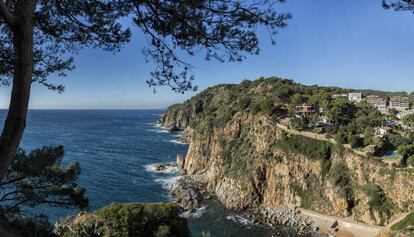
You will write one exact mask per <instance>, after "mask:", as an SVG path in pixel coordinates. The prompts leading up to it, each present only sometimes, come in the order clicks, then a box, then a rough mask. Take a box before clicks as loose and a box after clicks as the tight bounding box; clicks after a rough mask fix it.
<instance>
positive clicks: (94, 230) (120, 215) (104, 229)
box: [55, 203, 190, 237]
mask: <svg viewBox="0 0 414 237" xmlns="http://www.w3.org/2000/svg"><path fill="white" fill-rule="evenodd" d="M180 212H181V208H180V207H178V206H177V205H175V204H171V203H148V204H142V203H130V204H123V205H121V204H111V205H109V206H107V207H104V208H101V209H98V210H97V211H96V212H95V213H93V214H83V215H81V216H78V217H79V218H75V219H72V220H70V219H69V220H66V221H63V222H61V223H60V225H58V226H57V227H56V228H55V232H56V233H57V234H58V235H59V236H63V237H72V236H83V237H95V236H111V237H130V236H131V237H132V236H154V237H167V236H168V237H189V236H190V231H189V230H188V227H187V221H186V220H185V219H184V218H182V217H180V216H179V214H180Z"/></svg>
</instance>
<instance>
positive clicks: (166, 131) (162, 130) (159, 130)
mask: <svg viewBox="0 0 414 237" xmlns="http://www.w3.org/2000/svg"><path fill="white" fill-rule="evenodd" d="M147 131H148V132H156V133H169V131H168V130H165V129H147Z"/></svg>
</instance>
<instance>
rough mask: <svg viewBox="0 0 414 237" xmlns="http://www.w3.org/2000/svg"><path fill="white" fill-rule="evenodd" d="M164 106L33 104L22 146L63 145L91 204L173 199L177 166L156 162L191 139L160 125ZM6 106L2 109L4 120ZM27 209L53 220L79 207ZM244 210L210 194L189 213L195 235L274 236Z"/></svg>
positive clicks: (172, 158)
mask: <svg viewBox="0 0 414 237" xmlns="http://www.w3.org/2000/svg"><path fill="white" fill-rule="evenodd" d="M163 112H164V111H162V110H30V111H29V114H28V119H27V126H26V130H25V133H24V136H23V139H22V142H21V148H22V149H24V150H26V151H27V152H29V151H31V150H33V149H36V148H41V147H42V146H55V145H63V146H64V147H65V157H64V159H63V165H67V164H70V163H73V162H79V163H80V165H81V168H82V173H81V175H80V177H79V182H80V184H81V185H82V186H83V187H85V188H86V189H87V193H86V194H87V196H88V198H89V201H90V210H91V211H93V210H95V209H97V208H100V207H103V206H105V205H108V204H111V203H113V202H117V203H127V202H160V201H170V200H171V196H170V195H169V191H168V190H169V187H170V186H171V185H172V184H173V183H174V181H175V180H176V179H177V178H178V177H179V174H178V171H177V170H176V169H168V170H166V171H163V172H156V171H155V169H154V165H155V164H157V163H163V162H171V161H175V159H176V156H177V154H186V152H187V149H188V144H185V143H182V142H180V141H179V140H178V138H179V136H180V133H178V132H175V133H169V132H168V131H167V130H165V129H163V128H161V127H159V126H157V125H156V121H157V120H158V119H159V118H160V116H161V115H162V113H163ZM5 117H6V111H5V110H0V122H1V123H2V124H3V122H4V119H5ZM25 211H26V212H27V213H35V214H39V213H44V214H47V215H48V216H49V217H50V219H51V222H52V223H53V222H56V221H58V220H59V219H61V218H63V217H66V216H70V215H75V214H76V213H78V212H79V210H77V209H59V208H52V207H48V206H40V207H36V208H34V209H30V208H26V209H25ZM239 214H240V213H237V212H233V211H231V210H228V209H226V208H225V207H224V206H222V205H221V204H220V203H218V202H217V201H214V200H211V201H208V202H205V203H203V206H202V207H201V208H200V209H199V210H197V211H196V212H195V213H193V214H191V215H186V213H183V216H185V217H186V218H187V221H188V224H189V228H190V230H191V232H192V235H193V236H195V237H198V236H202V232H203V231H204V232H210V234H211V236H213V237H232V236H234V237H252V236H271V233H270V231H269V230H268V229H266V228H264V227H261V226H257V225H252V224H249V223H248V222H247V221H246V220H245V219H243V218H241V216H240V215H239Z"/></svg>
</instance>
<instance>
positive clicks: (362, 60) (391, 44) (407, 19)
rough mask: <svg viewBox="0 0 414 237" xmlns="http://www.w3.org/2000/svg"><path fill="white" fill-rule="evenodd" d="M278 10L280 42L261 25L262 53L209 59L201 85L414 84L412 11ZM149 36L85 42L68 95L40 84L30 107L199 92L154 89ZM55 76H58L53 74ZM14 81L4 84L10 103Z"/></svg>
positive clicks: (195, 60) (309, 4)
mask: <svg viewBox="0 0 414 237" xmlns="http://www.w3.org/2000/svg"><path fill="white" fill-rule="evenodd" d="M280 7H281V11H284V12H290V13H292V14H293V19H291V20H290V21H289V22H288V27H287V28H285V29H282V30H280V32H279V34H278V36H277V38H276V40H277V44H276V46H272V45H271V43H270V40H269V37H268V35H267V34H266V33H265V32H263V31H259V36H260V45H261V54H260V55H258V56H250V57H249V58H248V59H247V60H246V61H244V62H242V63H224V64H223V63H219V62H214V61H210V62H206V61H204V60H203V55H198V56H197V55H196V56H194V57H186V59H187V60H188V61H191V63H192V64H193V65H194V66H195V69H194V74H195V76H196V84H197V85H198V86H199V88H200V89H199V91H201V90H202V89H205V88H207V87H209V86H211V85H215V84H218V83H238V82H240V81H242V80H244V79H256V78H258V77H260V76H265V77H266V76H279V77H284V78H289V79H293V80H295V81H297V82H301V83H304V84H318V85H333V86H341V87H350V88H372V89H380V90H390V91H409V92H411V91H414V64H413V63H414V60H413V59H414V54H413V53H414V44H413V42H414V41H413V40H414V14H412V13H409V12H394V11H391V10H388V11H387V10H384V9H383V8H382V7H381V1H380V0H349V1H332V0H312V1H305V0H288V2H287V3H285V4H283V5H281V6H280ZM143 42H144V38H143V37H142V35H140V34H135V36H134V38H133V40H132V42H131V43H130V44H129V45H127V46H126V47H125V48H124V50H123V51H122V52H121V53H118V54H115V55H113V54H112V53H108V52H103V51H101V50H95V49H84V50H82V51H81V52H80V54H79V55H77V56H76V57H75V60H76V69H75V70H74V71H72V72H70V73H69V77H68V78H66V79H63V80H62V81H61V82H62V83H63V84H64V85H65V86H66V91H65V92H64V93H63V94H57V93H56V92H53V91H48V90H47V89H45V88H43V87H40V86H38V85H35V86H34V88H33V92H32V97H31V103H30V107H31V108H98V109H101V108H130V109H134V108H165V107H167V106H168V105H170V104H173V103H177V102H181V101H183V100H185V99H187V98H189V97H191V96H193V95H194V94H195V93H186V94H185V95H179V94H176V93H174V92H172V91H170V90H168V89H167V88H159V89H158V91H157V93H155V94H154V93H153V91H152V89H150V88H148V87H147V85H146V84H145V80H146V79H148V78H149V72H150V71H151V69H152V68H153V65H152V64H151V63H149V64H146V63H145V60H144V57H143V56H142V55H141V49H142V47H143V44H142V43H143ZM51 79H52V80H53V78H51ZM9 95H10V88H0V108H7V106H8V101H9Z"/></svg>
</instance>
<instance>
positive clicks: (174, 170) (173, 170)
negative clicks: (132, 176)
mask: <svg viewBox="0 0 414 237" xmlns="http://www.w3.org/2000/svg"><path fill="white" fill-rule="evenodd" d="M158 165H160V163H155V164H149V165H144V168H145V171H147V172H151V173H161V174H178V167H176V166H171V165H169V164H167V165H166V166H165V169H163V170H157V166H158Z"/></svg>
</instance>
